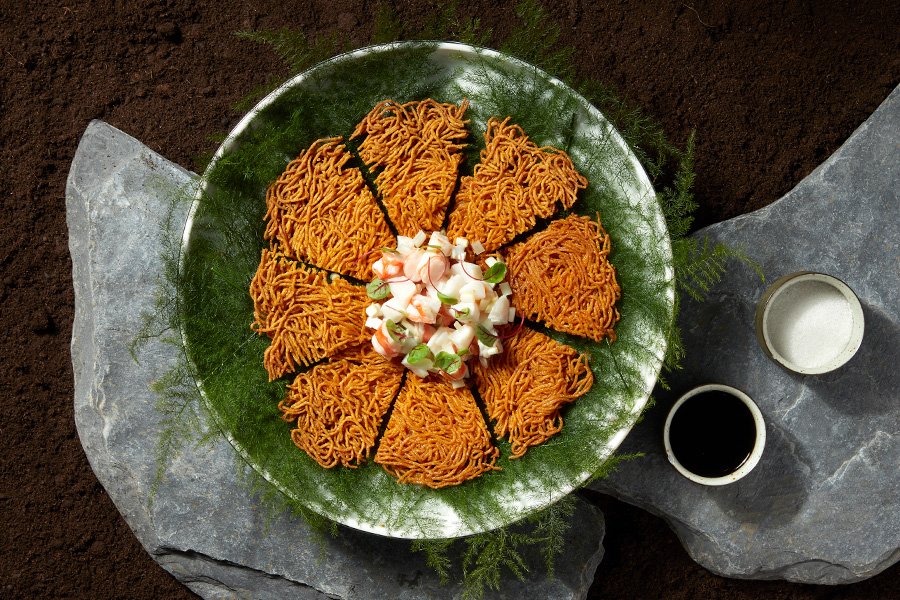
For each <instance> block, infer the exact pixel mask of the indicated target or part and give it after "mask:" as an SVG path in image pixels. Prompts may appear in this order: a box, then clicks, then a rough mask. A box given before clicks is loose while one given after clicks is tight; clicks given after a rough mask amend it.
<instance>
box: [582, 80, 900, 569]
mask: <svg viewBox="0 0 900 600" xmlns="http://www.w3.org/2000/svg"><path fill="white" fill-rule="evenodd" d="M785 143H790V140H785ZM697 235H698V236H700V237H702V236H705V235H708V236H709V237H710V239H711V240H714V241H718V240H722V241H725V242H727V243H728V244H730V245H738V244H744V245H745V247H746V250H747V251H748V252H749V253H750V254H751V255H752V257H753V258H754V259H755V260H756V261H758V262H759V263H760V264H761V266H762V267H763V269H764V272H765V275H766V278H767V281H766V283H763V282H762V281H760V279H759V277H758V276H757V275H756V274H755V273H754V272H753V271H752V270H751V269H749V268H747V267H745V266H738V265H734V264H732V265H731V267H730V269H729V272H728V273H727V275H726V276H725V277H724V278H723V280H722V281H721V283H720V284H718V285H717V286H715V288H714V289H713V290H712V291H711V292H710V293H709V295H708V297H707V299H706V300H705V302H702V303H696V302H688V301H686V302H684V304H683V306H682V310H681V314H680V317H679V325H680V326H681V329H682V333H683V336H684V342H685V345H686V348H687V358H686V360H685V361H684V369H683V370H681V371H680V372H677V373H675V374H674V375H673V376H672V377H671V378H670V379H671V386H672V391H671V392H670V393H666V392H662V391H659V390H658V392H659V393H658V396H657V397H658V403H657V405H656V406H655V407H654V408H653V409H652V410H651V411H649V413H648V414H647V417H646V419H645V420H644V422H642V423H641V424H640V425H639V426H638V427H636V428H635V430H634V431H632V432H631V434H630V435H629V436H628V438H627V439H626V441H625V443H624V444H623V446H622V450H623V451H625V452H644V453H645V454H646V456H645V457H644V458H642V459H639V460H634V461H632V462H629V463H627V464H625V465H623V466H622V467H621V469H620V470H619V472H618V473H616V474H614V475H613V476H612V477H611V478H610V479H609V480H607V481H603V482H600V483H599V484H597V485H596V486H595V487H596V489H598V490H600V491H603V492H606V493H609V494H611V495H614V496H616V497H618V498H620V499H623V500H625V501H627V502H630V503H632V504H635V505H638V506H641V507H644V508H646V509H648V510H650V511H652V512H654V513H656V514H659V515H661V516H662V517H663V518H664V519H665V520H666V521H667V522H668V523H669V524H670V525H671V526H672V527H673V529H674V530H675V532H676V533H677V534H678V536H679V537H680V538H681V540H682V542H683V543H684V545H685V547H686V549H687V550H688V552H689V553H690V555H691V556H692V557H693V558H694V559H695V560H697V561H698V562H699V563H700V564H702V565H704V566H705V567H707V568H709V569H710V570H712V571H714V572H716V573H719V574H721V575H725V576H731V577H743V578H757V579H787V580H791V581H798V582H811V583H825V584H836V583H846V582H852V581H857V580H860V579H864V578H866V577H870V576H872V575H875V574H876V573H878V572H880V571H882V570H883V569H885V568H887V567H888V566H890V565H891V564H893V563H894V562H896V561H897V560H898V558H900V369H898V367H897V365H898V364H900V88H897V89H895V90H894V91H893V93H891V95H890V96H889V97H888V98H887V99H886V100H885V102H884V103H883V104H882V105H881V107H880V108H879V109H878V110H877V111H876V112H875V113H874V114H873V115H872V116H871V117H870V118H869V119H868V120H867V121H866V122H865V123H864V124H863V125H862V126H861V127H860V128H859V129H858V130H857V131H856V132H855V133H854V134H853V136H852V137H851V138H850V139H849V140H848V141H847V142H846V143H845V144H844V145H843V146H842V147H841V148H840V149H839V150H838V151H837V152H836V153H835V154H834V155H833V156H832V157H830V158H829V159H828V160H827V161H826V162H825V163H824V164H822V165H821V166H820V167H819V168H817V169H816V170H815V171H814V172H813V173H811V174H810V175H809V176H808V177H807V178H805V179H804V180H803V181H802V182H801V183H800V184H799V185H797V187H796V188H795V189H793V190H792V191H791V192H790V193H788V194H787V195H786V196H785V197H783V198H782V199H780V200H778V201H777V202H775V203H774V204H771V205H770V206H768V207H766V208H764V209H762V210H759V211H756V212H754V213H750V214H747V215H743V216H740V217H738V218H735V219H732V220H730V221H726V222H723V223H719V224H716V225H713V226H711V227H708V228H706V229H705V230H703V231H700V232H698V233H697ZM799 270H814V271H821V272H824V273H829V274H831V275H834V276H836V277H838V278H840V279H842V280H843V281H845V282H846V283H847V284H848V285H849V286H850V287H851V288H853V290H854V291H855V292H856V293H857V295H858V296H859V297H860V300H861V302H862V306H863V311H864V316H865V320H866V328H865V336H864V339H863V342H862V346H861V348H860V350H859V352H858V353H857V355H856V356H855V357H854V358H853V359H851V361H850V362H849V363H848V364H846V365H845V366H843V367H842V368H840V369H838V370H836V371H834V372H832V373H829V374H825V375H816V376H805V377H804V376H801V375H797V374H794V373H791V372H789V371H786V370H783V369H781V368H780V367H778V366H776V365H775V363H773V362H771V361H770V360H768V359H767V358H766V357H765V356H764V354H763V352H762V350H761V349H760V347H759V345H758V344H757V341H756V338H755V335H754V313H755V310H756V306H757V303H758V301H759V299H760V297H761V296H762V293H763V291H764V290H765V288H766V287H767V286H768V285H769V283H771V282H773V281H775V280H776V279H778V278H779V277H781V276H782V275H786V274H788V273H792V272H795V271H799ZM707 382H721V383H726V384H730V385H733V386H735V387H738V388H740V389H743V390H744V391H745V392H747V393H748V394H749V395H750V396H751V397H753V398H754V399H755V400H756V401H757V403H758V404H759V406H760V408H761V409H762V412H763V414H764V416H765V418H766V420H767V435H768V442H767V446H766V450H765V453H764V455H763V459H762V462H761V463H760V464H759V466H758V467H757V468H756V469H755V470H754V471H753V472H751V473H750V475H748V476H747V477H746V478H744V479H742V480H740V481H738V482H737V483H734V484H732V485H730V486H725V487H721V488H707V487H703V486H700V485H697V484H695V483H692V482H690V481H688V480H687V479H685V478H683V477H681V476H680V475H679V474H678V473H677V472H676V471H675V469H674V468H672V467H671V466H670V465H669V464H668V462H667V461H666V458H665V453H664V450H663V446H662V426H663V423H664V421H665V414H666V412H667V410H668V409H669V408H670V407H671V405H672V404H673V403H674V400H675V399H676V397H677V395H679V394H680V393H682V392H684V391H686V390H687V389H689V388H691V387H693V386H694V385H696V384H701V383H707Z"/></svg>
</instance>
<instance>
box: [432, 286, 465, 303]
mask: <svg viewBox="0 0 900 600" xmlns="http://www.w3.org/2000/svg"><path fill="white" fill-rule="evenodd" d="M434 291H436V292H437V297H438V300H440V301H441V302H442V303H444V304H456V303H457V302H459V299H457V298H454V297H453V296H448V295H446V294H442V293H441V292H440V290H438V289H435V290H434Z"/></svg>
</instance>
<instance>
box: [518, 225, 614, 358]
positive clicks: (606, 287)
mask: <svg viewBox="0 0 900 600" xmlns="http://www.w3.org/2000/svg"><path fill="white" fill-rule="evenodd" d="M609 252H610V241H609V236H608V235H606V231H604V230H603V226H602V225H601V224H600V217H599V215H598V216H597V220H596V221H593V220H591V219H590V218H588V217H579V216H577V215H570V216H568V217H566V218H565V219H558V220H556V221H553V222H552V223H550V225H548V226H547V228H546V229H544V230H543V231H539V232H537V233H535V234H533V235H532V236H530V237H529V238H528V239H527V240H525V241H524V242H521V243H519V244H515V245H513V246H511V247H509V248H508V249H506V250H505V251H504V255H505V260H506V263H507V268H508V276H509V285H510V288H511V289H512V297H511V302H512V304H513V306H515V307H516V310H517V311H518V312H519V314H521V315H524V316H526V317H527V318H529V319H532V320H535V321H543V322H544V323H546V324H547V326H549V327H551V328H552V329H555V330H557V331H562V332H565V333H571V334H573V335H577V336H581V337H586V338H590V339H592V340H594V341H596V342H600V341H602V340H603V338H605V337H608V338H609V341H611V342H612V341H615V339H616V333H615V331H614V330H613V327H614V326H615V324H616V323H617V322H618V320H619V311H618V309H617V308H616V306H615V305H616V302H617V301H618V300H619V298H620V297H621V295H622V292H621V289H620V287H619V284H618V282H617V281H616V270H615V268H614V267H613V265H612V264H610V262H609V260H608V255H609Z"/></svg>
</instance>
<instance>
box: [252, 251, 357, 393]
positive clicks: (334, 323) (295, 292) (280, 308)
mask: <svg viewBox="0 0 900 600" xmlns="http://www.w3.org/2000/svg"><path fill="white" fill-rule="evenodd" d="M250 297H251V298H252V299H253V317H254V321H253V323H252V325H251V326H250V327H251V328H252V329H253V331H255V332H257V333H258V334H260V335H263V334H265V335H268V336H269V337H270V338H272V342H271V343H270V344H269V347H268V348H266V351H265V354H264V355H263V366H265V368H266V370H267V371H268V372H269V381H272V380H274V379H278V378H279V377H281V376H282V375H284V374H285V373H289V372H292V371H295V370H296V368H297V365H298V364H300V365H310V364H312V363H314V362H316V361H318V360H320V359H322V358H325V357H327V356H333V355H334V354H336V353H338V352H340V351H341V350H343V349H345V348H349V347H351V346H357V345H359V344H362V343H363V342H364V341H367V340H368V338H369V336H368V334H367V333H366V330H365V318H366V313H365V309H366V305H367V304H368V303H369V298H368V296H367V295H366V290H365V288H364V287H362V286H358V285H353V284H351V283H349V282H348V281H346V280H345V279H342V278H340V277H335V279H334V280H333V281H331V282H328V281H327V279H326V275H325V273H323V272H321V271H318V270H315V269H312V268H309V267H306V266H304V265H302V264H300V263H297V262H295V261H293V260H290V259H289V258H287V257H285V256H284V255H283V254H281V253H279V252H275V251H271V250H263V251H262V257H261V259H260V263H259V267H258V268H257V270H256V275H254V277H253V280H252V281H251V282H250Z"/></svg>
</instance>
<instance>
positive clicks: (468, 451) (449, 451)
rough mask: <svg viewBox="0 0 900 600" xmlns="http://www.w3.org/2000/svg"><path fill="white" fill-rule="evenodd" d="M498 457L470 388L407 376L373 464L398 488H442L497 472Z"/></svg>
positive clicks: (497, 451)
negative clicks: (405, 485)
mask: <svg viewBox="0 0 900 600" xmlns="http://www.w3.org/2000/svg"><path fill="white" fill-rule="evenodd" d="M499 454H500V452H499V450H497V448H495V447H494V446H493V445H492V444H491V439H490V434H489V433H488V430H487V427H486V426H485V424H484V419H483V417H482V416H481V411H480V410H479V409H478V406H477V405H476V404H475V398H474V397H473V396H472V392H470V391H469V389H468V388H466V387H461V388H458V389H454V388H453V387H452V386H451V385H450V384H449V383H447V382H445V381H442V380H435V379H421V378H419V377H415V376H408V377H407V378H406V383H404V385H403V389H402V390H401V391H400V395H399V396H398V397H397V400H396V402H395V403H394V410H393V412H392V413H391V418H390V421H389V422H388V426H387V430H386V431H385V433H384V436H383V437H382V439H381V443H380V445H379V447H378V452H376V453H375V462H377V463H379V464H380V465H382V466H383V467H384V468H385V470H386V471H387V472H388V473H390V474H391V475H393V476H395V477H396V478H397V481H398V482H399V483H418V484H422V485H427V486H428V487H431V488H441V487H445V486H449V485H458V484H460V483H463V482H464V481H468V480H469V479H473V478H475V477H478V476H480V475H481V474H482V473H484V472H486V471H490V470H491V469H499V467H497V466H495V465H494V463H495V461H496V460H497V457H498V456H499Z"/></svg>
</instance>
